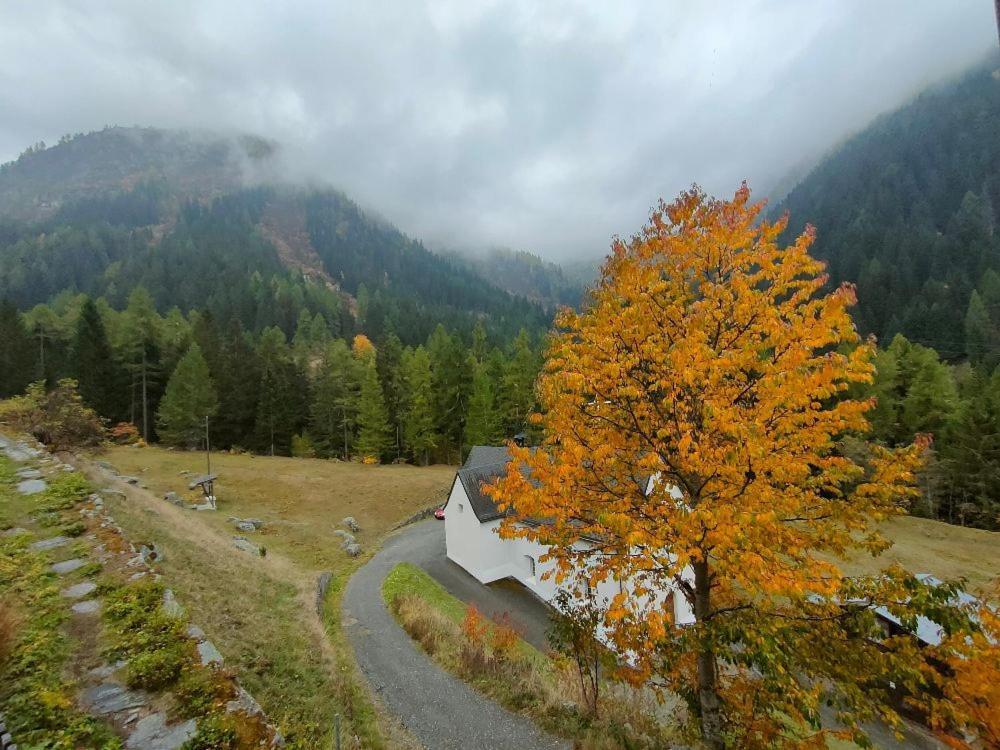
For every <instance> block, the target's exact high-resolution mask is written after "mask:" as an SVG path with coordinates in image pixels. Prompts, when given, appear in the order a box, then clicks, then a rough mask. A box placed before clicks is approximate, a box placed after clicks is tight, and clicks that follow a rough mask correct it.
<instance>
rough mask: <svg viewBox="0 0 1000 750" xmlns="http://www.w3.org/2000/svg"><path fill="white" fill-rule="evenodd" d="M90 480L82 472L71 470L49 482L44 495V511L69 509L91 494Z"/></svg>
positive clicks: (42, 506) (42, 508)
mask: <svg viewBox="0 0 1000 750" xmlns="http://www.w3.org/2000/svg"><path fill="white" fill-rule="evenodd" d="M90 490H91V487H90V482H88V481H87V480H86V479H85V478H84V476H83V475H82V474H78V473H77V472H75V471H74V472H71V473H69V474H61V475H60V476H57V477H56V478H55V479H53V480H51V481H50V482H49V486H48V487H47V488H46V490H45V494H44V495H43V496H42V498H43V499H42V502H41V505H40V509H41V511H42V512H48V513H54V512H56V511H60V510H69V509H70V508H72V507H73V506H74V505H76V504H77V503H78V502H80V501H81V500H83V499H84V498H85V497H87V495H89V494H90Z"/></svg>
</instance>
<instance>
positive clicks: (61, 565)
mask: <svg viewBox="0 0 1000 750" xmlns="http://www.w3.org/2000/svg"><path fill="white" fill-rule="evenodd" d="M86 564H87V563H86V562H85V561H84V560H81V559H80V558H78V557H74V558H73V559H72V560H63V561H62V562H57V563H55V564H54V565H53V566H52V572H53V573H58V574H59V575H66V574H67V573H72V572H73V571H74V570H77V569H79V568H82V567H83V566H84V565H86Z"/></svg>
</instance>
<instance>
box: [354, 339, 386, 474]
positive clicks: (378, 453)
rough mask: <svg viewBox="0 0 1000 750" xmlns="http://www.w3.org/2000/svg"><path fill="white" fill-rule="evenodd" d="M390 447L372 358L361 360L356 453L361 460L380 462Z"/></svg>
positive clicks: (376, 373)
mask: <svg viewBox="0 0 1000 750" xmlns="http://www.w3.org/2000/svg"><path fill="white" fill-rule="evenodd" d="M390 445H391V439H390V435H389V416H388V413H387V412H386V408H385V398H384V396H383V394H382V386H381V385H380V384H379V382H378V372H377V371H376V369H375V361H374V359H373V358H370V357H369V358H365V359H363V360H362V371H361V392H360V394H359V396H358V442H357V445H356V447H357V451H358V454H359V455H361V456H362V458H367V457H372V458H378V459H379V460H381V457H382V455H383V454H384V453H385V452H386V451H387V450H388V448H389V446H390Z"/></svg>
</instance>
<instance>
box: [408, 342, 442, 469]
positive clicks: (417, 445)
mask: <svg viewBox="0 0 1000 750" xmlns="http://www.w3.org/2000/svg"><path fill="white" fill-rule="evenodd" d="M402 370H403V383H404V398H403V439H404V440H405V442H406V447H407V449H408V450H409V451H410V453H411V454H412V455H413V458H414V460H416V461H419V462H420V463H421V464H423V465H424V466H426V465H427V463H428V461H429V458H430V452H431V451H432V450H433V449H434V448H435V447H436V446H437V435H436V433H435V432H434V409H433V406H432V402H433V390H432V385H431V359H430V356H429V355H428V354H427V350H426V349H424V348H423V347H422V346H418V347H417V348H416V349H407V350H406V351H405V352H404V353H403V360H402Z"/></svg>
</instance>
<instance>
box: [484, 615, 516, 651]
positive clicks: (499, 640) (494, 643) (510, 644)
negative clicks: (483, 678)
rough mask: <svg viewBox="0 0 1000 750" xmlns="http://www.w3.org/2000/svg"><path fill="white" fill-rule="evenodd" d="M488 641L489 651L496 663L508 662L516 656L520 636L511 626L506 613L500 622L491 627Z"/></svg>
mask: <svg viewBox="0 0 1000 750" xmlns="http://www.w3.org/2000/svg"><path fill="white" fill-rule="evenodd" d="M489 640H490V651H491V652H492V653H493V658H494V659H496V660H497V661H498V662H509V661H511V660H512V659H513V658H514V657H515V656H516V655H517V649H518V644H519V643H520V642H521V635H520V633H518V632H517V630H516V629H515V628H514V626H513V625H511V623H510V615H508V614H507V613H506V612H504V614H503V617H502V618H501V619H500V622H498V623H497V624H496V625H494V626H493V629H492V630H491V631H490V636H489Z"/></svg>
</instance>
